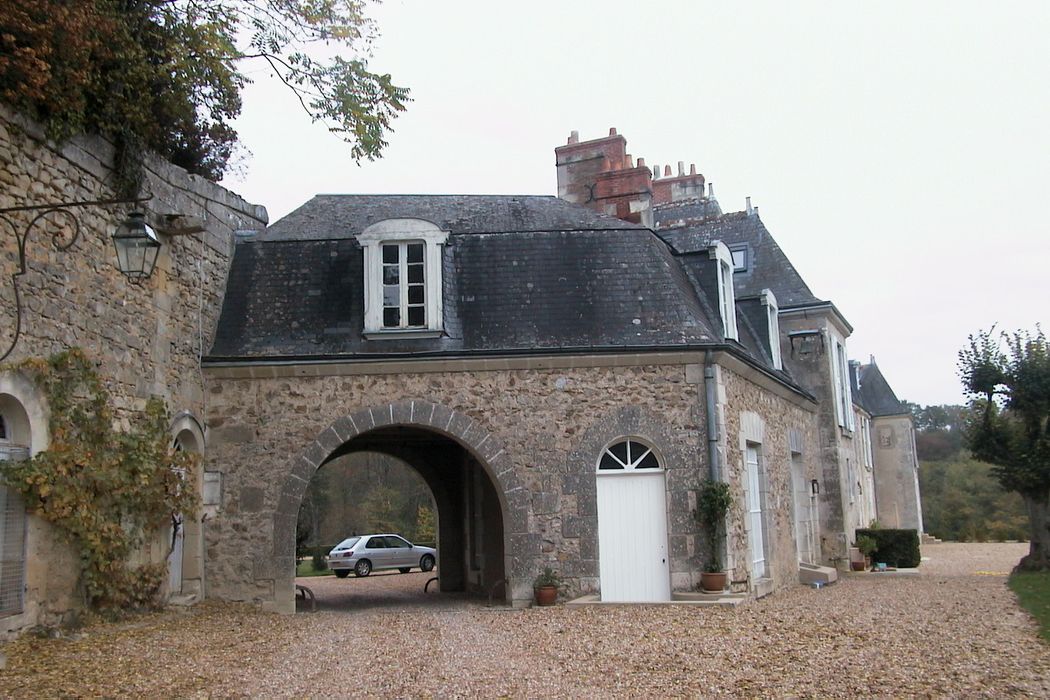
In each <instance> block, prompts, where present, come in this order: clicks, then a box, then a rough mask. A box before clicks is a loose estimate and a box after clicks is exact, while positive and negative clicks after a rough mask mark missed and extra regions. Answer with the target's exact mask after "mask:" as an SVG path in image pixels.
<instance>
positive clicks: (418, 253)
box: [408, 243, 423, 263]
mask: <svg viewBox="0 0 1050 700" xmlns="http://www.w3.org/2000/svg"><path fill="white" fill-rule="evenodd" d="M408 261H409V262H410V263H421V262H423V244H422V243H410V244H409V246H408Z"/></svg>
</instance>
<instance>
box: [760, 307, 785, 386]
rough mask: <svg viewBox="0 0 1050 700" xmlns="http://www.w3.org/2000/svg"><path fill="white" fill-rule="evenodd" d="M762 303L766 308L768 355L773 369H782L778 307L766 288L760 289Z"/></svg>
mask: <svg viewBox="0 0 1050 700" xmlns="http://www.w3.org/2000/svg"><path fill="white" fill-rule="evenodd" d="M762 305H763V306H764V307H765V308H766V324H767V325H766V328H767V332H768V334H769V356H770V359H771V360H772V361H773V369H784V361H783V359H782V358H781V355H780V317H779V313H780V309H779V307H778V306H777V298H776V297H775V296H773V292H771V291H770V290H768V289H763V290H762Z"/></svg>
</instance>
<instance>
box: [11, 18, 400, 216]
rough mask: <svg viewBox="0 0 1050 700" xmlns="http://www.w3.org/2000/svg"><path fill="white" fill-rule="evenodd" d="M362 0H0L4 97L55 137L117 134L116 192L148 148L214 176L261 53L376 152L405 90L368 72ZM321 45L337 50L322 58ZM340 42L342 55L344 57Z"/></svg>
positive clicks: (329, 118)
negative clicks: (247, 69)
mask: <svg viewBox="0 0 1050 700" xmlns="http://www.w3.org/2000/svg"><path fill="white" fill-rule="evenodd" d="M364 7H365V2H363V1H362V0H287V1H285V0H282V1H280V2H277V1H274V0H137V1H136V2H125V1H124V0H83V1H82V2H67V1H66V0H0V98H2V99H4V100H5V101H7V102H10V103H12V104H15V105H17V106H18V107H20V108H22V109H24V110H26V111H28V112H30V113H31V114H33V115H34V116H35V117H37V118H38V119H41V120H42V121H43V122H44V123H45V124H46V125H47V127H48V130H49V133H50V135H51V136H52V137H54V138H57V139H62V138H65V137H68V136H71V135H73V134H77V133H81V132H97V133H100V134H102V135H104V136H107V137H109V138H112V139H113V140H114V141H115V143H116V144H117V151H118V153H117V159H118V164H120V165H119V167H118V175H119V178H118V179H119V182H118V183H116V184H117V185H118V188H119V190H118V191H120V193H121V194H123V195H128V194H133V193H134V191H135V190H136V189H137V178H138V172H137V171H138V168H140V167H141V152H142V150H143V149H149V150H153V151H155V152H157V153H158V154H159V155H160V156H161V157H163V158H165V159H167V160H170V161H172V162H174V163H176V164H177V165H181V166H182V167H184V168H186V169H187V170H189V171H190V172H193V173H197V174H200V175H203V176H205V177H208V178H210V179H213V180H217V179H219V178H221V177H222V175H223V173H224V172H225V170H226V167H227V163H228V161H229V159H230V156H231V154H232V152H233V149H234V146H235V144H236V142H237V133H236V131H235V130H234V128H233V126H232V122H233V120H234V119H235V118H236V117H237V116H238V115H239V114H240V111H241V90H242V89H243V87H244V86H245V85H246V84H247V83H248V82H250V80H249V78H248V77H247V75H246V74H245V72H244V68H245V67H246V66H247V65H249V64H252V63H258V62H262V63H264V64H265V65H266V66H267V68H268V69H269V71H271V72H272V74H274V75H276V76H277V77H278V78H279V79H280V80H281V81H282V82H283V83H284V84H285V85H286V86H288V87H289V89H290V90H291V91H292V93H293V94H294V95H295V97H296V98H297V99H298V101H299V102H300V104H301V105H302V106H303V109H304V110H306V112H307V114H308V115H309V117H310V118H311V119H312V120H314V121H322V122H324V123H325V124H326V125H328V128H329V130H330V131H332V132H333V133H336V134H338V135H339V136H340V137H341V138H343V140H345V141H346V142H348V143H350V144H351V155H352V156H353V158H354V159H355V160H357V161H360V160H361V159H366V158H367V159H369V160H372V159H374V158H376V157H378V156H379V155H380V153H381V151H382V150H383V148H384V147H385V146H386V145H387V144H386V141H385V139H384V137H385V135H386V133H387V132H388V131H389V130H390V125H391V122H392V120H393V119H394V117H396V115H397V113H398V112H401V111H403V110H404V103H405V102H406V101H407V100H408V91H407V90H406V89H404V88H400V87H397V86H395V85H394V84H393V83H392V81H391V78H390V76H389V75H380V74H376V73H372V72H370V71H369V70H368V59H369V58H370V56H371V43H372V41H373V40H374V39H375V37H376V30H375V27H374V25H373V24H372V22H371V20H369V19H368V18H367V17H366V16H365V15H364ZM315 49H319V50H321V51H323V52H325V53H328V54H331V55H332V57H331V59H330V60H325V61H322V60H319V59H317V58H314V57H313V56H312V55H311V54H313V53H317V51H316V50H315ZM339 52H343V53H344V54H345V55H339Z"/></svg>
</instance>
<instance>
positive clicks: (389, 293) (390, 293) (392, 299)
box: [383, 285, 401, 306]
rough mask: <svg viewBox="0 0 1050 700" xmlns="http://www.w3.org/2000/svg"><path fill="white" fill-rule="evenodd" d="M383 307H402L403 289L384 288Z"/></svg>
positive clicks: (386, 286)
mask: <svg viewBox="0 0 1050 700" xmlns="http://www.w3.org/2000/svg"><path fill="white" fill-rule="evenodd" d="M383 306H401V287H396V286H395V287H391V286H388V285H385V286H384V287H383Z"/></svg>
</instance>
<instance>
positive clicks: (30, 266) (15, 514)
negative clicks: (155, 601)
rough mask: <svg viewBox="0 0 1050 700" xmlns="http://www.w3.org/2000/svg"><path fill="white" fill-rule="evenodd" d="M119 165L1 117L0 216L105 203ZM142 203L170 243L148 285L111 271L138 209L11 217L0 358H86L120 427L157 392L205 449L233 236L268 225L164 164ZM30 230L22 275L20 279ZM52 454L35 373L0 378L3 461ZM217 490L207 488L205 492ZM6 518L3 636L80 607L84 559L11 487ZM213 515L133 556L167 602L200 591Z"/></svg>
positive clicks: (95, 147)
mask: <svg viewBox="0 0 1050 700" xmlns="http://www.w3.org/2000/svg"><path fill="white" fill-rule="evenodd" d="M112 157H113V149H112V147H111V146H110V145H109V144H108V143H106V142H104V141H102V140H100V139H96V138H77V139H74V140H72V141H71V142H69V143H66V144H64V145H62V146H56V145H55V144H54V143H51V142H49V141H48V140H47V139H46V138H45V135H44V133H43V130H42V129H40V128H39V127H38V126H37V125H35V124H33V123H31V122H30V121H28V120H26V119H24V118H23V117H21V116H19V115H16V114H14V113H12V112H11V111H10V110H8V109H7V108H6V107H4V106H3V105H0V209H9V208H12V207H27V206H38V207H40V206H47V205H54V204H58V203H80V202H91V201H99V200H106V199H111V198H112V197H113V193H112V190H111V188H110V182H111V180H112V172H111V167H110V164H111V163H112ZM144 191H145V193H146V194H149V195H152V199H150V200H149V201H148V202H144V203H140V204H137V205H134V208H135V209H137V210H139V211H142V212H144V213H146V214H147V215H148V216H147V218H148V219H149V221H150V222H151V223H153V224H154V225H155V227H156V228H158V230H159V231H160V232H161V233H160V240H161V243H162V247H161V249H160V253H159V256H158V259H157V264H156V268H155V269H154V271H153V274H152V276H151V277H150V278H149V280H147V281H146V282H144V283H140V284H136V283H133V282H131V281H129V279H128V278H126V277H125V276H124V275H122V274H121V272H120V271H119V270H118V269H117V264H116V263H117V256H116V253H115V250H114V245H113V242H112V240H111V236H112V234H113V232H114V229H115V228H116V227H117V225H118V224H120V222H121V221H122V220H123V219H124V217H125V216H126V215H127V213H128V211H129V210H130V209H129V206H131V205H120V204H117V205H92V206H74V207H72V208H68V209H66V211H68V212H70V213H71V215H72V216H70V215H66V214H59V213H54V214H49V215H45V216H44V217H43V218H41V219H39V220H37V222H36V223H35V224H33V223H32V222H33V220H34V219H35V218H36V217H37V216H38V215H40V214H41V212H42V211H43V210H41V209H37V210H30V211H13V212H11V211H8V212H4V213H3V221H4V223H0V280H2V282H0V284H2V286H0V355H3V354H5V353H8V352H9V354H8V356H7V358H6V359H5V360H4V363H5V364H7V365H8V366H11V365H15V364H17V363H18V362H19V361H21V360H23V359H27V358H33V357H47V356H49V355H51V354H53V353H56V352H59V351H62V350H65V349H68V348H70V347H74V346H77V347H81V348H83V349H84V350H85V352H86V353H87V354H88V355H89V356H90V357H91V358H92V359H93V360H95V361H96V362H97V364H98V369H99V372H100V374H101V375H102V376H104V377H107V378H109V380H110V381H109V383H108V385H107V389H108V390H109V391H110V393H111V395H112V398H113V401H114V403H115V405H116V408H117V415H118V417H119V418H120V419H121V420H125V419H126V416H127V415H128V412H129V411H137V410H140V409H141V408H142V407H143V406H144V405H145V402H146V400H147V399H148V398H149V397H150V396H151V395H157V396H161V397H163V398H164V399H165V400H166V401H167V403H168V406H169V408H170V409H171V411H172V413H173V415H174V422H173V424H172V426H171V435H172V440H173V442H174V441H177V442H178V443H179V445H180V446H181V447H182V449H186V450H193V451H202V450H203V449H204V445H205V442H206V438H205V434H206V432H207V429H206V427H205V425H204V406H205V403H206V395H205V392H204V386H203V382H202V379H201V373H200V356H201V354H202V353H203V352H206V351H207V348H209V347H210V345H211V343H212V337H213V333H214V329H215V325H216V321H217V318H218V312H219V307H220V305H221V303H222V298H223V293H224V285H225V281H226V274H227V270H228V268H229V262H230V258H231V256H232V253H233V246H234V232H235V231H237V230H241V229H251V228H262V227H263V226H265V225H266V211H265V209H263V208H262V207H257V206H253V205H250V204H248V203H247V202H245V201H243V200H242V199H240V198H239V197H237V196H236V195H233V194H231V193H230V192H228V191H226V190H224V189H222V188H221V187H218V186H217V185H215V184H213V183H211V182H208V181H206V180H202V179H201V178H199V177H195V176H190V175H187V174H186V172H185V171H183V170H181V169H180V168H177V167H174V166H172V165H170V164H168V163H165V162H162V161H159V160H157V159H151V160H149V161H148V163H147V181H146V185H145V187H144ZM74 218H75V221H76V224H74ZM189 220H192V221H194V222H197V223H199V224H200V226H199V228H201V229H203V230H201V231H199V232H198V233H195V234H194V235H173V234H175V233H183V232H185V231H186V222H187V221H189ZM75 225H78V226H79V235H78V236H77V238H76V240H75V242H74V243H73V245H72V246H71V247H69V248H68V249H67V250H65V251H61V250H59V249H58V248H57V247H56V246H55V245H54V241H53V236H55V235H58V236H59V238H58V239H57V242H62V243H63V244H64V242H66V241H68V240H69V238H70V237H71V235H72V233H73V227H74V226H75ZM27 226H30V228H29V229H28V230H27V229H26V227H27ZM23 234H24V242H25V268H26V269H25V274H23V275H20V276H18V278H17V279H14V278H13V277H12V275H13V274H15V273H16V272H18V271H19V268H20V261H19V250H18V248H19V246H18V240H19V238H21V237H22V236H23ZM12 280H14V284H17V289H18V292H19V296H20V301H21V304H20V305H16V304H15V298H14V289H13V288H12ZM19 306H20V307H21V310H20V312H19V308H18V307H19ZM16 327H19V331H20V332H19V337H18V338H17V343H15V344H13V345H12V343H14V340H15V328H16ZM48 443H49V437H48V408H47V401H46V399H45V397H44V396H43V395H42V393H41V392H40V390H39V389H38V388H37V387H36V386H35V384H34V383H33V382H32V381H30V380H29V379H28V378H27V377H26V376H25V375H23V374H21V373H19V372H16V371H12V370H10V369H9V370H6V371H0V460H5V459H24V458H26V457H28V456H30V455H33V454H36V453H38V452H40V451H41V450H45V449H47V447H48ZM215 476H216V475H207V474H205V473H203V472H202V473H198V474H196V475H194V481H195V486H196V488H197V489H198V490H200V491H204V490H205V480H206V479H207V480H208V483H209V484H213V483H214V477H215ZM213 492H214V488H212V487H211V486H209V488H208V490H207V492H206V493H208V494H212V493H213ZM0 507H2V508H3V512H2V514H0V551H2V559H0V633H3V632H7V631H12V630H18V629H22V628H25V627H30V626H33V625H36V624H41V623H44V624H50V623H54V622H57V621H59V620H61V619H62V616H63V615H64V614H65V613H66V612H67V611H68V610H70V609H71V608H73V607H76V606H77V604H78V596H77V591H76V582H77V570H78V566H77V557H76V554H75V552H74V551H73V550H72V549H71V547H70V546H69V545H68V544H66V543H65V542H64V541H63V540H62V539H61V538H60V537H59V536H58V535H57V534H56V532H55V531H54V530H53V529H52V528H51V527H50V526H48V525H47V523H45V522H44V521H42V520H41V519H40V518H38V517H35V516H33V515H28V516H27V515H26V513H25V510H24V507H23V506H22V504H21V503H20V501H19V499H18V498H17V497H16V495H15V494H14V493H13V492H12V491H11V490H9V489H7V488H5V487H2V486H0ZM210 510H214V507H212V506H208V507H207V509H206V511H210ZM206 514H207V513H206V512H202V513H200V514H198V517H197V518H188V519H186V520H185V522H184V523H183V524H182V526H181V527H179V528H177V530H176V532H175V533H172V528H169V529H168V530H167V531H165V532H163V533H162V534H161V535H160V536H159V537H158V538H157V540H156V541H154V542H152V543H150V544H149V546H147V547H146V548H145V549H144V551H142V552H140V553H138V559H139V561H161V560H163V559H164V558H167V559H168V561H169V570H170V573H171V575H170V579H169V582H168V585H167V591H168V592H169V594H171V595H173V596H186V597H188V598H199V597H200V596H201V595H202V594H203V593H204V566H205V564H204V550H203V539H202V527H203V525H202V518H203V517H204V516H205V515H206ZM161 517H163V515H162V516H161ZM173 534H174V537H173V536H172V535H173Z"/></svg>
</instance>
